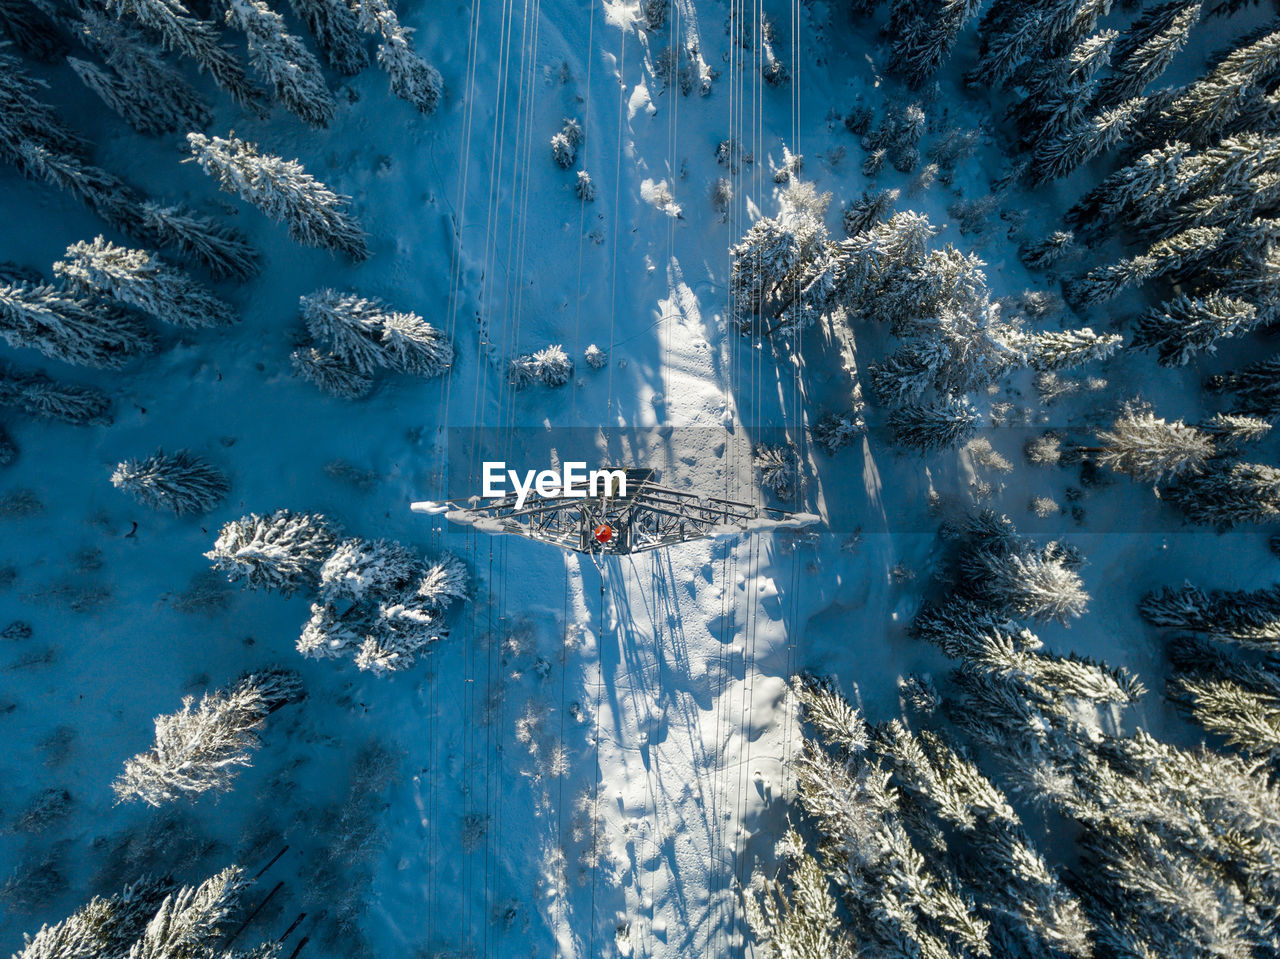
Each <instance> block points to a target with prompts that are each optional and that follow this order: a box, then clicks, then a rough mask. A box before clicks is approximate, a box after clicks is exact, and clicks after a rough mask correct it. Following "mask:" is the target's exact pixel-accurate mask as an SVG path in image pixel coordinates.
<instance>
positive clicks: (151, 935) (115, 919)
mask: <svg viewBox="0 0 1280 959" xmlns="http://www.w3.org/2000/svg"><path fill="white" fill-rule="evenodd" d="M174 885H175V884H174V881H173V879H172V878H168V877H166V878H164V879H143V880H141V881H139V882H136V883H134V884H133V885H131V886H126V887H125V888H124V890H123V891H121V892H119V893H117V894H116V895H114V896H110V897H108V898H106V899H103V898H101V897H99V896H95V897H94V898H93V899H91V900H90V901H89V903H88V904H87V905H85V906H83V907H82V908H80V909H79V910H77V911H76V912H75V913H73V914H72V915H71V916H69V917H68V918H66V919H64V920H62V921H61V922H59V923H56V924H55V925H53V926H47V925H46V926H42V927H41V929H40V931H39V932H38V933H36V934H35V935H34V936H24V937H23V939H24V940H25V942H24V946H23V949H22V951H21V952H20V953H18V954H16V955H15V957H14V959H126V957H127V959H209V957H214V956H218V957H221V959H267V957H269V956H273V955H275V954H276V953H277V952H278V944H277V943H263V944H262V945H259V946H257V947H255V948H253V949H250V950H248V951H243V952H242V951H236V952H234V953H232V952H228V951H226V950H225V949H224V948H223V946H222V945H221V941H222V940H223V938H224V936H225V934H226V930H225V929H224V928H223V927H222V925H221V924H222V923H223V922H224V921H226V919H227V918H228V917H229V916H230V915H231V913H232V911H233V910H235V909H236V907H237V906H238V905H239V900H240V897H241V895H242V893H243V892H244V890H245V889H246V888H247V887H248V886H249V885H250V880H247V879H246V878H245V877H244V872H243V870H241V869H240V867H239V866H231V867H229V868H227V869H224V870H222V871H221V872H219V873H217V874H215V875H213V876H210V877H209V878H207V879H205V880H204V881H202V882H201V883H200V884H199V885H198V886H182V887H179V888H176V889H175V888H174ZM234 937H235V936H234V934H233V936H232V938H234Z"/></svg>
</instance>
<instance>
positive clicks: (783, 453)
mask: <svg viewBox="0 0 1280 959" xmlns="http://www.w3.org/2000/svg"><path fill="white" fill-rule="evenodd" d="M754 460H755V467H756V469H758V470H759V471H760V484H761V485H762V486H764V488H765V489H767V490H769V491H770V492H772V493H773V495H774V496H776V497H778V499H780V500H781V501H782V502H784V503H795V502H797V501H798V500H799V499H800V497H801V496H803V495H804V489H805V486H807V485H808V477H807V476H805V474H804V471H803V469H802V466H801V463H800V451H799V450H797V449H796V447H795V445H794V444H792V443H785V444H776V443H762V444H760V445H759V446H757V447H756V449H755V455H754Z"/></svg>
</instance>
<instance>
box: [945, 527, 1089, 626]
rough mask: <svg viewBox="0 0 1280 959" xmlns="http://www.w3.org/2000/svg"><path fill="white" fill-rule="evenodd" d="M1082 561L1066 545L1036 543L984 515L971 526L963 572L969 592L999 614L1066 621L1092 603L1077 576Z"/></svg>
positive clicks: (965, 549) (960, 561) (965, 548)
mask: <svg viewBox="0 0 1280 959" xmlns="http://www.w3.org/2000/svg"><path fill="white" fill-rule="evenodd" d="M1083 561H1084V560H1083V557H1082V556H1081V555H1080V554H1079V552H1078V551H1076V550H1074V549H1072V548H1071V547H1069V546H1066V545H1064V544H1063V543H1060V542H1057V541H1053V542H1049V543H1046V544H1045V545H1043V546H1039V545H1036V544H1035V543H1034V542H1032V541H1031V540H1028V539H1025V538H1023V537H1020V536H1018V535H1017V533H1016V531H1015V530H1014V528H1013V524H1012V523H1010V522H1009V520H1008V519H1007V518H1005V517H996V516H995V515H994V514H993V513H984V514H982V515H980V516H979V517H978V518H977V519H976V520H975V521H974V522H973V523H972V524H971V525H970V527H969V537H968V539H967V541H966V542H965V545H964V548H963V550H962V551H961V553H960V560H959V569H960V571H961V573H962V575H963V576H964V577H965V587H966V591H967V592H968V594H969V595H971V596H972V597H973V598H974V599H976V600H978V601H980V602H981V603H983V604H984V605H986V606H987V607H989V608H990V609H992V610H993V611H995V612H996V613H998V614H1000V615H1004V616H1029V617H1031V618H1032V619H1041V620H1044V619H1056V620H1058V621H1060V622H1066V621H1067V619H1068V618H1074V617H1078V616H1080V615H1081V614H1082V613H1083V612H1084V611H1085V607H1086V605H1087V604H1088V602H1089V594H1088V593H1087V592H1086V591H1085V589H1084V584H1083V582H1082V580H1081V578H1080V574H1079V572H1078V571H1079V569H1080V566H1081V565H1082V563H1083ZM1032 638H1033V639H1034V637H1032ZM1038 642H1039V641H1038V640H1037V641H1035V645H1038Z"/></svg>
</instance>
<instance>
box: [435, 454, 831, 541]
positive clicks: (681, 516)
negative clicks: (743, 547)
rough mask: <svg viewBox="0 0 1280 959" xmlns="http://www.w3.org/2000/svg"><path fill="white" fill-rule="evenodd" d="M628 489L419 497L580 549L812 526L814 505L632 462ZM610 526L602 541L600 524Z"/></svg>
mask: <svg viewBox="0 0 1280 959" xmlns="http://www.w3.org/2000/svg"><path fill="white" fill-rule="evenodd" d="M623 472H624V473H625V474H626V477H627V482H626V491H627V492H626V495H610V493H608V492H604V493H601V494H600V495H598V496H588V497H581V496H576V497H575V496H539V495H538V494H537V493H536V492H532V491H531V492H530V493H529V494H528V496H527V498H526V500H525V502H524V503H523V505H521V506H517V502H516V497H515V496H514V495H510V496H504V497H502V498H501V499H495V500H490V501H489V502H487V503H484V504H483V505H481V504H480V502H479V499H478V498H474V499H473V504H474V505H472V506H470V507H463V506H459V505H457V504H454V503H443V504H435V503H414V504H413V507H412V508H413V509H414V510H415V511H416V512H426V513H443V514H444V516H445V518H447V519H449V520H450V521H452V522H455V523H461V524H464V525H467V526H472V527H475V528H476V529H479V530H482V531H484V532H488V533H495V534H508V535H512V536H523V537H524V538H526V539H534V540H538V541H540V542H543V543H551V544H552V545H554V546H559V547H561V548H562V549H568V550H573V551H574V552H578V553H594V554H605V555H608V554H622V553H640V552H644V551H646V550H651V549H660V548H662V547H664V546H671V545H674V544H677V543H687V542H689V541H691V540H696V539H706V538H708V537H718V536H725V535H736V534H742V533H745V532H749V531H752V530H760V529H769V528H776V527H784V526H787V527H799V526H809V525H811V524H813V523H816V522H817V521H818V517H817V516H813V515H811V514H807V513H790V512H788V511H786V510H782V509H776V508H774V507H769V506H753V505H751V504H749V503H740V502H737V501H735V500H729V499H720V498H717V497H710V496H707V497H704V496H698V495H697V494H695V493H688V492H684V491H681V490H675V489H671V488H669V487H666V486H661V485H659V484H658V483H656V482H654V475H655V474H654V471H653V470H651V469H639V468H636V467H629V468H627V469H625V470H623ZM602 528H607V530H608V535H609V538H608V539H607V540H606V541H604V542H602V541H601V540H600V538H599V537H598V536H597V533H598V531H600V530H601V529H602Z"/></svg>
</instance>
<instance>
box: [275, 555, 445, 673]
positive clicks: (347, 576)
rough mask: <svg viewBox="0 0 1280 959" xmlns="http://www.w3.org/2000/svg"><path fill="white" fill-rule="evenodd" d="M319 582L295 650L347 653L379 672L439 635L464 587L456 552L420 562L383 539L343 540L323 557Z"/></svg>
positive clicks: (407, 661)
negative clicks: (454, 554)
mask: <svg viewBox="0 0 1280 959" xmlns="http://www.w3.org/2000/svg"><path fill="white" fill-rule="evenodd" d="M320 587H321V594H320V600H319V601H318V602H316V603H313V604H312V606H311V619H310V620H309V621H308V622H307V624H306V626H305V627H304V628H303V630H302V635H301V636H300V637H299V639H298V644H297V647H298V652H300V653H302V655H304V656H307V657H311V658H328V659H333V658H337V657H341V656H351V657H352V658H353V659H354V661H355V664H356V666H357V668H359V669H361V670H369V671H372V672H374V673H377V674H379V675H385V674H387V673H390V672H395V671H398V670H402V669H407V668H408V667H410V666H411V665H413V663H414V661H415V659H416V656H417V654H418V653H419V652H420V651H421V650H422V649H423V648H424V647H426V646H427V645H429V644H431V643H434V642H438V641H439V640H441V639H443V638H444V637H445V636H446V635H447V634H448V631H447V629H446V627H445V612H446V610H447V608H448V607H449V606H450V604H452V603H453V602H454V601H455V600H465V599H466V598H467V595H468V587H467V572H466V567H465V566H464V565H463V564H462V562H461V561H460V560H459V559H458V558H457V557H455V556H451V555H448V554H446V555H444V556H442V557H441V558H440V559H439V560H437V561H436V562H434V563H428V564H425V565H424V564H423V563H422V562H421V561H420V560H419V559H418V557H417V556H415V555H414V554H413V553H412V552H411V551H409V550H407V549H406V548H405V547H403V546H401V545H400V544H399V543H393V542H389V541H386V540H376V541H369V540H359V539H353V540H347V541H345V542H343V543H342V544H341V545H340V546H339V547H338V548H337V549H336V550H335V551H334V552H333V554H332V555H331V556H330V557H329V559H328V560H326V561H325V564H324V566H323V568H322V571H321V584H320Z"/></svg>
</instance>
